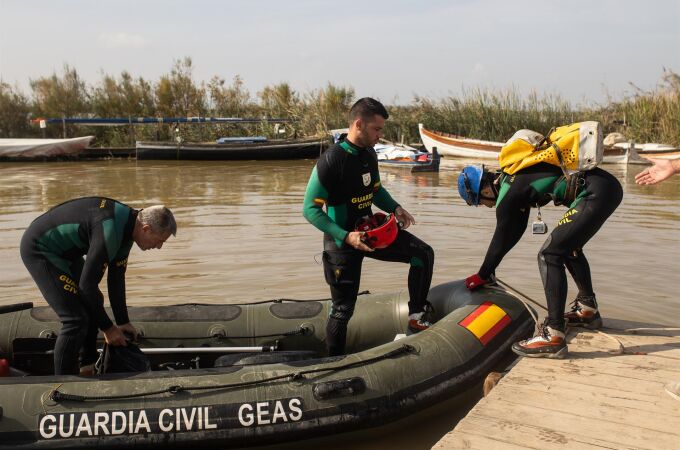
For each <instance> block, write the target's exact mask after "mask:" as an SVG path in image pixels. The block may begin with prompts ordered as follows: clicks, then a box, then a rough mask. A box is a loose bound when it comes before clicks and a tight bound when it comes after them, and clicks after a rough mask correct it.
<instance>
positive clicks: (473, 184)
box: [458, 165, 484, 206]
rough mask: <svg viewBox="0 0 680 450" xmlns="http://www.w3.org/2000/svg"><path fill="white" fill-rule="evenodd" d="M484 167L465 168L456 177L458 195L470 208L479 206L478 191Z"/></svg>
mask: <svg viewBox="0 0 680 450" xmlns="http://www.w3.org/2000/svg"><path fill="white" fill-rule="evenodd" d="M483 175H484V166H482V165H475V166H465V167H464V168H463V171H462V172H461V173H460V175H458V193H459V194H460V196H461V198H462V199H463V200H465V203H467V204H468V205H470V206H472V205H474V206H478V205H479V191H480V190H481V186H482V178H483Z"/></svg>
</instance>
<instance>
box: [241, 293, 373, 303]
mask: <svg viewBox="0 0 680 450" xmlns="http://www.w3.org/2000/svg"><path fill="white" fill-rule="evenodd" d="M370 293H371V292H370V291H361V292H359V293H358V294H357V295H366V294H370ZM326 300H328V299H327V298H320V299H316V300H314V299H312V300H296V299H294V298H275V299H273V300H261V301H259V302H252V303H241V304H235V305H234V306H245V305H262V304H264V303H284V302H294V303H307V302H324V301H326Z"/></svg>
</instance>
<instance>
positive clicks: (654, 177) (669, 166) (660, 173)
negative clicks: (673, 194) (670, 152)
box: [635, 158, 680, 184]
mask: <svg viewBox="0 0 680 450" xmlns="http://www.w3.org/2000/svg"><path fill="white" fill-rule="evenodd" d="M647 159H649V160H650V161H651V162H652V164H653V166H652V167H647V168H646V169H645V170H643V171H642V172H640V173H639V174H637V175H635V182H636V183H637V184H656V183H659V182H661V181H663V180H665V179H666V178H668V177H670V176H671V175H673V174H674V173H676V172H678V171H680V167H678V166H680V165H679V164H674V161H673V160H670V159H657V158H647Z"/></svg>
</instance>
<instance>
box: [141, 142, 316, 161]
mask: <svg viewBox="0 0 680 450" xmlns="http://www.w3.org/2000/svg"><path fill="white" fill-rule="evenodd" d="M325 145H326V143H325V142H324V141H322V140H318V139H311V140H310V139H308V140H290V141H270V142H266V143H260V142H254V143H230V144H210V143H191V142H184V143H181V144H176V143H173V142H141V141H139V142H137V144H136V155H137V159H155V160H171V159H179V160H210V161H215V160H276V159H309V158H317V157H318V156H319V154H320V153H321V152H322V151H323V149H324V148H325Z"/></svg>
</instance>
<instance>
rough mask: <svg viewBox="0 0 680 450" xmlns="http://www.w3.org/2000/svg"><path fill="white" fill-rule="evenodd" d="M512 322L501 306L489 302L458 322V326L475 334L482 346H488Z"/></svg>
mask: <svg viewBox="0 0 680 450" xmlns="http://www.w3.org/2000/svg"><path fill="white" fill-rule="evenodd" d="M511 321H512V319H511V318H510V316H509V315H508V314H507V313H506V312H505V311H503V309H502V308H501V307H500V306H498V305H496V304H495V303H493V302H488V301H487V302H484V303H482V304H481V305H479V306H478V307H477V309H475V310H474V311H472V312H471V313H470V314H468V315H467V317H465V319H463V320H461V321H460V322H458V325H460V326H462V327H464V328H466V329H467V330H468V331H470V332H471V333H472V334H474V335H475V337H476V338H477V339H479V341H480V342H481V343H482V345H486V344H487V343H488V342H489V341H490V340H491V339H493V338H494V337H495V336H496V335H497V334H498V333H500V332H501V331H502V330H503V328H505V327H506V326H507V325H508V324H509V323H510V322H511Z"/></svg>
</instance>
